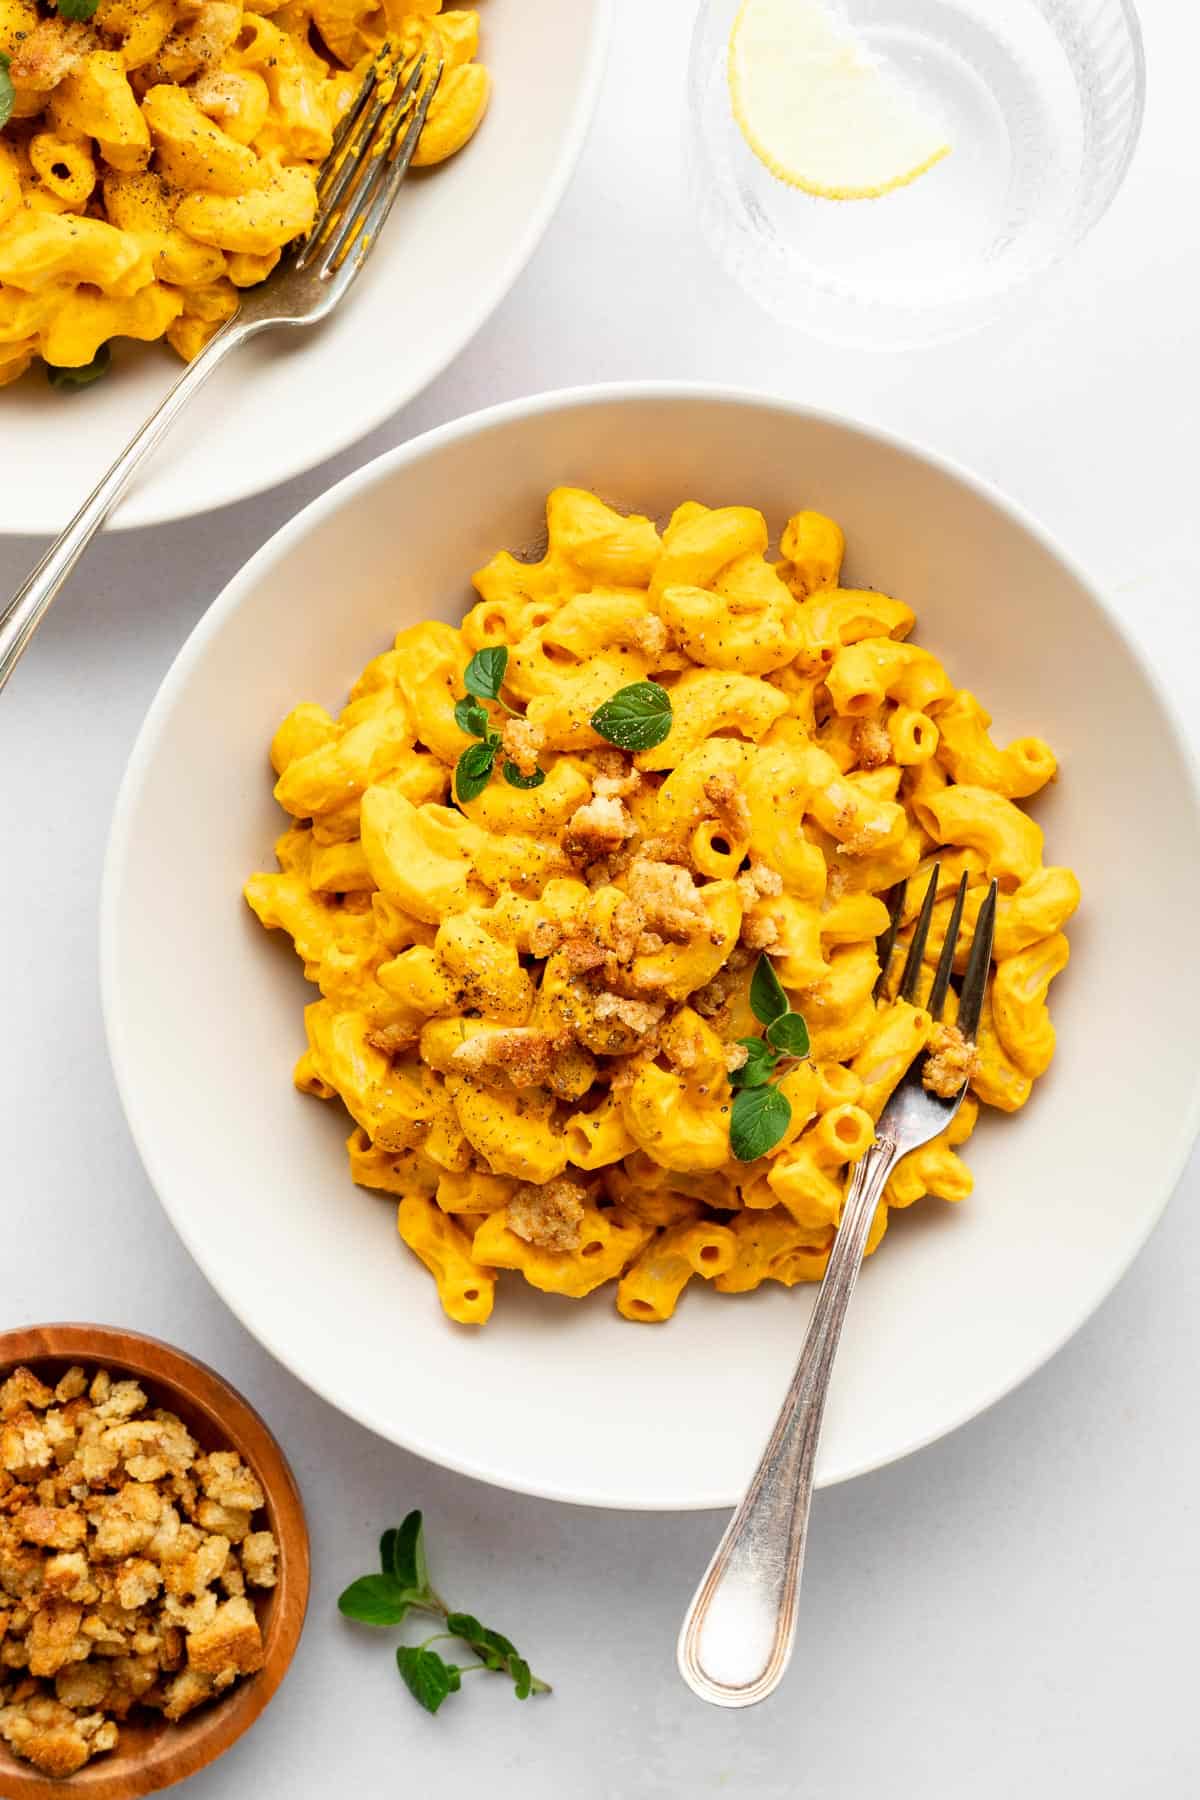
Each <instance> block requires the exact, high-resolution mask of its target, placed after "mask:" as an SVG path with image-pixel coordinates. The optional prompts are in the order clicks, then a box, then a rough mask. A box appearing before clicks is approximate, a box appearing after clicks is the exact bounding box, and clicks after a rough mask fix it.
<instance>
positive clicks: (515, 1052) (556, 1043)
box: [451, 1025, 564, 1088]
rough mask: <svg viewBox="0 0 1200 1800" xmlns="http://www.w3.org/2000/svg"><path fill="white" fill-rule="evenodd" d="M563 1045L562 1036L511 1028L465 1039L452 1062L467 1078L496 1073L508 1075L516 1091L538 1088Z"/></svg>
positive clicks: (532, 1029) (521, 1027)
mask: <svg viewBox="0 0 1200 1800" xmlns="http://www.w3.org/2000/svg"><path fill="white" fill-rule="evenodd" d="M563 1042H564V1037H563V1034H561V1033H554V1032H549V1031H538V1030H537V1029H535V1028H534V1027H532V1026H528V1025H514V1026H512V1027H511V1028H509V1029H507V1030H501V1031H481V1032H478V1033H477V1034H476V1035H475V1036H474V1037H469V1038H466V1039H464V1041H463V1042H462V1043H461V1044H460V1045H459V1046H458V1048H457V1049H456V1050H455V1052H454V1055H453V1057H452V1058H451V1060H452V1062H453V1063H454V1065H455V1067H456V1068H460V1069H461V1070H462V1071H463V1073H464V1074H467V1075H480V1074H482V1073H483V1071H484V1070H485V1069H496V1070H499V1071H500V1072H502V1073H503V1074H505V1075H507V1076H508V1079H509V1080H510V1081H511V1082H512V1085H513V1086H514V1087H515V1088H526V1087H541V1086H543V1085H544V1084H545V1083H546V1082H547V1081H548V1080H549V1079H550V1075H551V1073H552V1071H553V1068H554V1059H555V1056H556V1055H557V1054H559V1053H561V1050H562V1047H563Z"/></svg>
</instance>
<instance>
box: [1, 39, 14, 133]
mask: <svg viewBox="0 0 1200 1800" xmlns="http://www.w3.org/2000/svg"><path fill="white" fill-rule="evenodd" d="M8 69H9V60H8V57H7V56H6V55H5V53H4V51H3V50H0V131H3V129H4V127H5V126H6V125H7V124H8V121H9V119H10V118H11V117H12V109H13V101H14V100H15V99H16V97H17V92H16V89H15V88H14V87H13V78H12V76H11V75H10V74H9V72H8Z"/></svg>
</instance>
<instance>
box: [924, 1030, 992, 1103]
mask: <svg viewBox="0 0 1200 1800" xmlns="http://www.w3.org/2000/svg"><path fill="white" fill-rule="evenodd" d="M979 1068H980V1058H979V1051H978V1050H977V1049H976V1047H975V1045H974V1044H972V1043H968V1041H967V1039H966V1038H965V1037H964V1036H963V1034H962V1032H961V1031H960V1030H959V1029H958V1026H957V1025H935V1026H934V1028H933V1031H932V1032H931V1034H930V1038H929V1045H928V1055H927V1056H926V1058H925V1067H924V1068H923V1069H922V1071H921V1085H922V1087H925V1088H928V1090H929V1092H930V1093H931V1094H938V1095H940V1097H941V1098H942V1099H943V1100H953V1098H954V1096H955V1094H957V1093H958V1091H959V1089H960V1088H962V1087H964V1086H965V1085H966V1083H967V1082H968V1081H970V1080H971V1079H972V1078H973V1077H974V1076H975V1075H977V1074H978V1073H979Z"/></svg>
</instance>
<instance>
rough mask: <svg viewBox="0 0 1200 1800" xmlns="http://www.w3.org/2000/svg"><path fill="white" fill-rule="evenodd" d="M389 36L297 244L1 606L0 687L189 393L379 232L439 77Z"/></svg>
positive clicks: (282, 321) (291, 317) (337, 282)
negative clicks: (407, 57)
mask: <svg viewBox="0 0 1200 1800" xmlns="http://www.w3.org/2000/svg"><path fill="white" fill-rule="evenodd" d="M387 53H388V47H387V46H386V45H385V46H384V49H383V50H382V51H381V52H380V55H379V57H377V58H376V60H375V61H374V62H373V63H372V64H371V67H370V69H369V70H368V71H367V74H366V77H365V79H364V81H363V83H362V86H361V87H360V88H359V90H358V93H357V94H356V96H355V98H354V101H353V102H352V104H351V106H350V107H349V109H348V111H347V112H346V114H345V116H344V117H343V119H342V120H341V122H340V124H339V125H338V128H337V131H336V133H335V135H334V139H333V144H332V146H331V148H330V152H329V155H328V156H327V157H326V159H325V161H324V163H323V164H322V166H321V173H320V175H319V177H318V181H317V215H316V218H315V220H314V222H313V226H312V230H311V231H310V232H309V233H308V236H307V237H306V238H304V239H303V240H302V241H301V243H300V246H299V248H297V247H295V246H293V247H292V248H290V249H289V250H288V251H286V252H285V254H284V259H283V261H282V262H281V263H280V265H279V267H278V269H276V270H275V272H274V273H273V274H272V275H270V276H268V278H267V280H266V281H264V282H263V283H262V284H261V285H260V286H258V287H255V288H248V289H246V290H245V291H244V292H243V293H242V295H241V299H240V302H239V305H238V310H237V311H236V312H235V313H234V314H233V316H232V318H229V319H227V320H226V321H225V323H224V324H223V325H222V326H221V327H220V328H219V330H217V331H216V332H215V333H214V334H213V336H212V337H211V338H210V339H209V340H208V343H207V344H206V345H205V346H204V348H203V350H201V352H200V354H199V355H198V356H196V357H194V358H193V360H192V361H191V362H190V363H189V364H188V365H187V367H186V368H185V369H184V371H183V373H182V374H181V375H180V377H179V379H178V380H177V381H176V382H175V385H174V386H173V387H172V388H171V389H170V390H169V391H168V393H167V395H166V397H165V399H164V400H163V401H162V403H161V405H160V406H159V407H158V408H157V409H156V411H154V412H153V413H151V415H150V417H149V418H148V419H147V420H146V423H145V424H144V425H143V426H142V428H141V430H140V431H139V432H138V433H137V435H136V437H134V438H132V439H131V440H130V442H129V443H128V444H127V445H126V446H125V448H124V450H123V451H122V452H121V454H120V456H119V457H118V458H117V460H116V462H115V463H113V465H112V467H111V468H110V469H109V471H108V473H107V474H106V475H104V476H102V477H101V479H100V481H99V482H97V484H96V486H95V487H94V488H93V489H92V492H91V493H90V494H89V495H88V497H87V499H86V500H85V501H84V503H83V505H82V506H81V507H80V509H79V511H78V512H77V513H76V514H75V517H74V518H73V519H72V520H71V522H70V524H69V525H68V526H67V527H66V529H65V530H64V531H63V532H61V533H60V535H59V536H58V537H57V538H56V539H55V540H54V542H53V544H51V546H50V548H49V550H47V552H46V554H45V556H43V558H42V560H41V562H40V563H38V565H37V567H36V568H35V569H34V571H33V573H32V574H31V575H30V577H29V579H28V580H27V581H26V583H25V585H24V586H23V587H22V588H21V589H20V590H19V591H18V592H17V593H15V594H14V595H13V597H12V599H11V600H10V601H9V602H8V603H7V605H5V606H2V607H0V689H3V687H4V685H5V683H6V682H7V680H8V678H9V676H10V675H11V674H12V672H13V670H14V669H15V668H16V666H17V663H18V662H19V661H20V659H21V657H22V656H23V655H24V653H25V651H26V649H27V648H28V646H29V642H30V639H31V638H32V637H33V634H34V632H35V631H36V630H37V628H38V626H39V625H40V624H41V622H42V620H43V619H44V618H45V616H46V614H47V612H48V611H49V609H50V606H51V603H52V602H53V600H54V598H55V596H56V595H57V594H58V592H59V589H60V588H61V587H62V585H63V583H64V582H65V581H66V579H67V576H68V575H69V574H70V573H71V570H72V569H73V568H74V567H75V564H76V563H77V562H78V561H79V558H80V557H81V556H82V555H83V552H84V551H85V550H86V549H87V547H88V545H89V544H90V543H91V541H92V539H93V538H94V537H95V535H96V533H97V532H98V531H99V530H100V527H101V526H102V525H103V524H104V521H105V520H106V519H107V517H108V515H109V513H110V512H111V511H112V509H113V507H114V506H115V505H116V504H117V501H118V500H119V499H120V498H121V496H122V494H123V493H124V492H125V490H126V488H127V487H128V486H129V483H130V482H131V481H132V479H133V476H134V473H135V471H136V470H137V469H138V468H139V467H140V466H141V464H142V463H143V462H144V461H145V459H146V457H147V456H149V455H150V453H151V451H152V450H154V449H155V447H156V446H157V445H158V444H159V443H160V442H161V441H162V439H163V437H164V436H165V435H166V433H167V432H168V431H169V430H170V428H171V426H172V425H173V424H174V422H175V420H176V419H177V418H178V416H179V414H180V413H181V412H182V411H183V409H184V407H185V406H186V405H187V403H188V401H189V400H190V399H191V398H192V396H193V395H194V394H196V393H198V392H199V390H200V388H201V387H203V385H204V383H205V382H206V381H207V380H208V378H209V376H210V375H211V374H212V373H213V371H214V369H215V368H216V367H217V365H218V363H221V362H223V361H224V359H225V358H226V357H227V356H228V355H229V353H230V351H231V350H235V349H236V348H237V347H238V345H239V344H244V343H245V342H246V341H247V339H248V338H252V337H255V336H256V335H257V334H258V333H259V332H260V331H266V330H268V329H269V328H270V327H271V326H273V325H293V326H294V325H315V324H317V323H318V322H319V321H320V320H322V319H324V318H326V317H327V316H328V314H329V313H331V312H332V311H333V309H334V307H335V306H336V305H337V304H338V302H339V301H340V300H341V299H342V298H343V297H344V295H345V294H346V291H347V290H348V288H349V287H350V285H351V283H352V282H353V281H354V278H355V276H356V275H357V274H358V272H359V270H360V269H361V268H362V266H363V264H364V263H365V262H366V260H367V257H368V256H369V255H370V253H371V251H372V249H373V248H374V246H375V245H376V244H377V243H378V241H379V235H380V233H381V231H382V230H383V227H384V224H385V222H386V220H387V216H388V214H389V212H390V211H391V209H392V204H393V202H394V200H395V198H396V195H397V194H398V193H399V191H400V185H401V183H402V182H403V180H404V177H405V176H406V175H407V173H408V170H409V166H410V164H411V163H412V159H413V156H414V155H415V154H416V149H417V143H418V141H419V139H420V136H421V132H422V130H423V129H424V126H425V120H426V118H427V117H428V113H429V108H430V105H431V104H432V101H433V96H434V94H435V92H436V91H437V86H438V82H439V80H440V79H441V74H442V64H441V63H440V62H439V63H438V64H437V65H436V66H435V67H434V68H433V69H432V71H430V72H429V73H428V79H425V80H423V78H424V77H425V75H426V73H427V62H426V58H425V57H424V56H421V57H419V58H418V59H417V61H416V62H415V63H414V64H413V66H412V68H411V69H410V70H409V71H408V73H407V75H405V76H403V77H402V76H401V73H400V71H399V70H397V69H394V68H393V67H391V66H390V65H389V64H388V63H387V61H386V58H387Z"/></svg>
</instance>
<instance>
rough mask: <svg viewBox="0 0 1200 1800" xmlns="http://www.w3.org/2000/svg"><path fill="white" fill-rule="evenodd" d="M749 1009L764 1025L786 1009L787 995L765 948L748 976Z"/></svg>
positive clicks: (772, 1021) (771, 1022)
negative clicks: (751, 973)
mask: <svg viewBox="0 0 1200 1800" xmlns="http://www.w3.org/2000/svg"><path fill="white" fill-rule="evenodd" d="M750 1010H751V1012H752V1013H753V1014H754V1016H755V1018H756V1019H758V1020H760V1021H761V1023H762V1024H764V1025H772V1024H774V1022H775V1020H776V1019H781V1018H782V1017H783V1015H784V1013H785V1012H787V1010H788V997H787V995H786V994H785V993H784V991H783V987H782V984H781V983H780V980H779V977H778V975H777V974H776V973H775V970H774V969H773V968H772V966H771V959H770V957H769V956H768V955H767V953H766V951H765V950H764V951H763V953H762V955H761V956H760V957H759V959H758V961H757V963H756V964H755V965H754V974H753V975H752V976H751V977H750Z"/></svg>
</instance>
